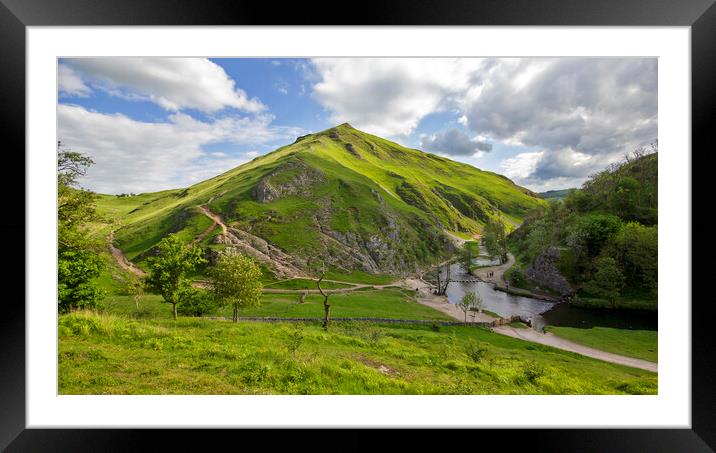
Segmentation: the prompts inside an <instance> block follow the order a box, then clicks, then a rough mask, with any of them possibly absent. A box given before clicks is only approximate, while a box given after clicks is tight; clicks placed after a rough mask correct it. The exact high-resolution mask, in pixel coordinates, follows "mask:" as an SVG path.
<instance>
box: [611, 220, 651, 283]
mask: <svg viewBox="0 0 716 453" xmlns="http://www.w3.org/2000/svg"><path fill="white" fill-rule="evenodd" d="M658 242H659V232H658V227H657V226H651V227H647V226H644V225H642V224H640V223H637V222H629V223H627V224H625V225H623V226H622V228H621V229H620V230H619V232H618V233H617V234H616V236H615V237H614V239H613V241H612V242H611V244H610V247H609V253H610V254H611V255H612V256H614V257H615V259H616V260H617V261H618V262H619V263H620V265H621V268H622V269H623V270H624V275H625V277H626V278H627V280H628V281H629V282H630V284H633V285H635V286H640V287H642V288H644V289H646V290H648V291H650V292H652V294H656V291H657V287H658V270H659V244H658Z"/></svg>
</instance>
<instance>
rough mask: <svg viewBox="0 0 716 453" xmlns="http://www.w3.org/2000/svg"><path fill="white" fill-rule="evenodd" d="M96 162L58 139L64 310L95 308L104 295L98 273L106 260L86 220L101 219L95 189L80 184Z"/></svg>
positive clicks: (61, 304) (59, 264)
mask: <svg viewBox="0 0 716 453" xmlns="http://www.w3.org/2000/svg"><path fill="white" fill-rule="evenodd" d="M93 163H94V162H93V161H92V159H91V158H89V157H87V156H84V155H82V154H80V153H77V152H74V151H71V150H69V149H67V148H65V147H64V146H63V145H62V142H57V283H58V288H57V289H58V294H57V295H58V297H57V302H58V308H59V310H60V311H61V312H67V311H70V310H75V309H80V308H95V307H97V306H98V305H99V303H100V301H101V300H102V298H103V297H104V291H103V290H101V289H100V288H99V286H98V284H97V281H96V279H97V277H99V276H100V274H101V273H102V270H103V269H104V266H105V263H104V261H103V260H102V257H101V256H100V255H99V252H100V250H101V247H102V246H101V244H100V243H99V241H97V240H93V239H90V238H89V236H88V235H87V234H86V231H85V230H86V227H87V224H88V223H90V222H92V221H97V220H100V216H99V215H98V214H97V212H96V208H95V195H94V193H92V192H90V191H88V190H84V189H82V188H80V187H79V182H78V180H79V178H80V177H82V176H84V175H85V174H86V170H87V168H88V167H89V166H90V165H92V164H93Z"/></svg>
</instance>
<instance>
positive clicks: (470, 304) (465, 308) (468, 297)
mask: <svg viewBox="0 0 716 453" xmlns="http://www.w3.org/2000/svg"><path fill="white" fill-rule="evenodd" d="M477 299H478V296H477V294H476V293H466V294H465V295H464V296H462V299H460V303H458V304H457V306H458V308H460V310H462V312H463V313H465V322H467V313H468V312H469V311H470V310H472V309H473V308H474V307H475V304H476V303H477Z"/></svg>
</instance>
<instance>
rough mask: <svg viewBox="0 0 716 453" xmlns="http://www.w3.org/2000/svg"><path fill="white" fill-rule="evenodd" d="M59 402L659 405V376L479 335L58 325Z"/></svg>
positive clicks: (377, 329) (107, 320) (98, 321)
mask: <svg viewBox="0 0 716 453" xmlns="http://www.w3.org/2000/svg"><path fill="white" fill-rule="evenodd" d="M58 366H59V393H60V394H622V393H637V394H655V393H656V392H657V376H656V374H654V373H649V372H645V371H640V370H636V369H631V368H626V367H622V366H619V365H612V364H608V363H605V362H600V361H596V360H593V359H590V358H587V357H583V356H579V355H577V354H573V353H569V352H565V351H559V350H555V349H552V348H549V347H546V346H540V345H535V344H532V343H528V342H524V341H521V340H517V339H513V338H509V337H505V336H501V335H498V334H494V333H492V332H490V331H487V330H483V329H481V328H475V327H441V328H439V329H435V328H431V327H430V326H402V325H401V326H393V325H391V326H381V325H370V324H350V323H349V324H335V325H334V326H333V327H332V328H331V329H330V330H329V331H328V332H325V331H324V330H322V329H321V328H320V326H319V325H317V324H313V323H311V324H296V323H259V322H239V323H236V324H234V323H231V322H228V321H211V320H202V319H197V318H180V319H179V320H178V321H176V322H174V321H171V320H160V319H152V320H131V319H128V318H126V317H122V316H116V315H95V314H83V313H75V314H69V315H62V316H61V317H60V319H59V353H58Z"/></svg>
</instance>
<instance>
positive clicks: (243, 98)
mask: <svg viewBox="0 0 716 453" xmlns="http://www.w3.org/2000/svg"><path fill="white" fill-rule="evenodd" d="M61 66H65V67H68V68H70V69H71V70H72V71H73V72H74V74H75V75H76V76H77V77H81V80H80V82H81V83H82V84H84V85H85V86H87V85H89V86H91V87H93V88H97V89H101V90H103V91H105V92H107V93H109V94H110V95H113V96H117V97H122V98H125V99H136V100H148V101H151V102H154V103H156V104H158V105H159V106H161V107H162V108H164V109H166V110H169V111H178V110H181V109H186V108H194V109H198V110H201V111H203V112H208V113H212V112H216V111H219V110H221V109H224V108H226V107H233V108H237V109H241V110H244V111H247V112H260V111H263V110H264V109H265V106H264V105H263V104H262V103H261V101H260V100H258V99H256V98H252V99H249V98H248V96H247V94H246V92H244V91H243V90H241V89H240V88H237V87H236V83H235V82H234V80H232V79H231V78H230V77H229V76H228V75H227V74H226V72H225V71H224V69H223V68H222V67H221V66H219V65H217V64H215V63H213V62H211V61H210V60H208V59H206V58H154V57H152V58H117V57H112V58H73V59H64V60H63V64H62V65H61Z"/></svg>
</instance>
